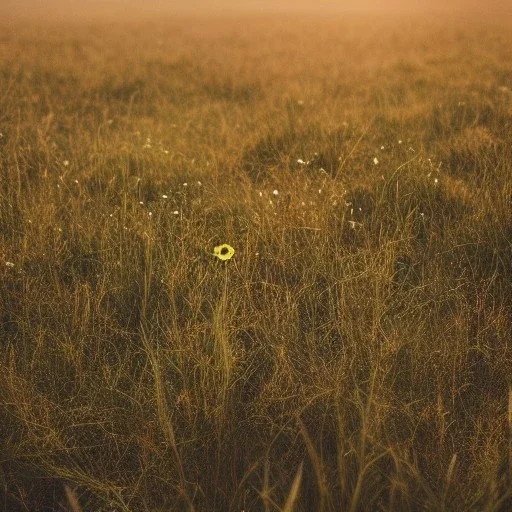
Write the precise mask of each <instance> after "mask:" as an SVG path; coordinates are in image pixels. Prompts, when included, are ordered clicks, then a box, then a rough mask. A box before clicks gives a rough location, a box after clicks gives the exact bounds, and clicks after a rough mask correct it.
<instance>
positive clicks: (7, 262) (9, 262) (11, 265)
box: [5, 261, 14, 268]
mask: <svg viewBox="0 0 512 512" xmlns="http://www.w3.org/2000/svg"><path fill="white" fill-rule="evenodd" d="M5 266H6V267H7V268H13V267H14V263H12V262H11V261H6V262H5Z"/></svg>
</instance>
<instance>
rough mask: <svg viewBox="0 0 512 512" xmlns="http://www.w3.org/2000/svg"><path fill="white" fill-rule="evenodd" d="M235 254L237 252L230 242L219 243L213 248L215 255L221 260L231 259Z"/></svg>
mask: <svg viewBox="0 0 512 512" xmlns="http://www.w3.org/2000/svg"><path fill="white" fill-rule="evenodd" d="M233 254H235V249H233V247H231V245H228V244H222V245H218V246H217V247H215V248H214V249H213V255H214V256H217V258H219V260H223V261H226V260H230V259H231V258H232V257H233Z"/></svg>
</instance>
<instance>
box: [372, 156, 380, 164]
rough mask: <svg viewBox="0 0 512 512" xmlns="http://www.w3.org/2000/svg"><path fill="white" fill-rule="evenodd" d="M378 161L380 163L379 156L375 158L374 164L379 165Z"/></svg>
mask: <svg viewBox="0 0 512 512" xmlns="http://www.w3.org/2000/svg"><path fill="white" fill-rule="evenodd" d="M378 163H379V159H378V158H377V157H375V158H374V159H373V164H374V165H377V164H378Z"/></svg>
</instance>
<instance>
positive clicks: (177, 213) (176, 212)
mask: <svg viewBox="0 0 512 512" xmlns="http://www.w3.org/2000/svg"><path fill="white" fill-rule="evenodd" d="M172 213H173V215H179V214H180V212H179V211H178V210H174V211H173V212H172Z"/></svg>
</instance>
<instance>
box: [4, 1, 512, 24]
mask: <svg viewBox="0 0 512 512" xmlns="http://www.w3.org/2000/svg"><path fill="white" fill-rule="evenodd" d="M454 9H455V10H457V11H460V12H461V13H470V12H472V13H474V12H479V13H481V14H486V13H491V12H493V13H495V14H496V13H500V12H501V13H502V14H503V15H505V13H506V15H509V14H512V0H0V16H1V17H2V18H3V19H9V18H17V17H19V16H21V17H29V18H32V19H34V18H35V19H39V18H40V19H43V18H50V19H78V20H79V19H88V18H110V17H117V16H121V15H123V16H128V17H144V16H154V15H159V14H160V15H166V14H169V13H173V12H187V13H194V14H201V13H205V14H206V13H212V12H217V13H221V14H230V13H233V14H237V13H238V12H241V11H245V12H247V11H254V12H258V11H259V12H265V13H269V12H283V11H284V12H294V11H297V12H299V11H302V12H304V11H308V12H317V13H322V12H330V11H340V12H343V11H365V12H367V11H373V12H376V13H379V12H380V13H383V12H395V13H396V12H404V13H413V12H416V13H421V12H425V11H437V12H443V11H445V10H454Z"/></svg>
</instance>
